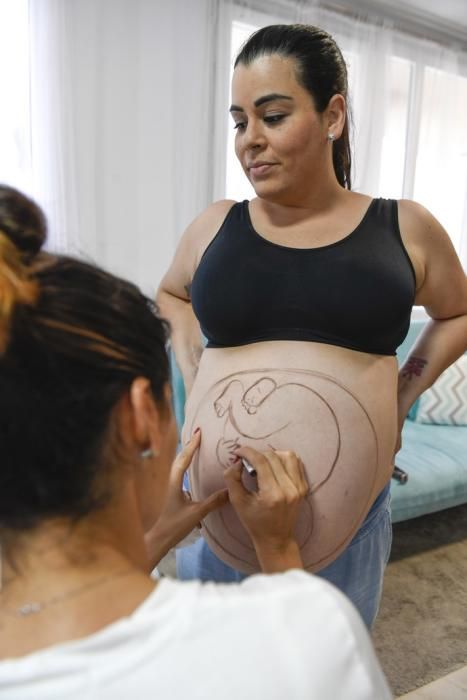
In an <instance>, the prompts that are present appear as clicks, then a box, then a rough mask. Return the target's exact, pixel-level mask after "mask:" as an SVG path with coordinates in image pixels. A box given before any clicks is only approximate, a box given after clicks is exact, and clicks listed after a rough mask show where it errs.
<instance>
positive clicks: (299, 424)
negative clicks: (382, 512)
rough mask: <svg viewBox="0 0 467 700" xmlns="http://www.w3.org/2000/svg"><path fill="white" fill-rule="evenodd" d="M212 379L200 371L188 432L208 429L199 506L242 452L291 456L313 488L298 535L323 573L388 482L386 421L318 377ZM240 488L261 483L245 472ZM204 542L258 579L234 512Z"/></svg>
mask: <svg viewBox="0 0 467 700" xmlns="http://www.w3.org/2000/svg"><path fill="white" fill-rule="evenodd" d="M208 352H210V351H208ZM206 354H207V353H205V355H206ZM221 364H223V363H221ZM236 364H238V363H236ZM256 364H257V363H256ZM288 364H290V363H288ZM242 365H243V363H240V366H242ZM203 374H204V380H203ZM216 374H219V373H218V372H214V375H216ZM221 374H223V373H222V372H221ZM208 377H209V378H210V379H211V380H212V378H213V373H212V372H210V371H209V372H203V371H201V377H200V381H198V382H197V385H195V387H194V391H193V394H192V395H191V396H190V401H189V404H188V406H187V423H186V426H185V427H186V430H188V431H190V432H192V431H193V430H194V429H195V428H196V427H198V426H199V427H201V429H202V443H201V447H200V450H199V453H198V454H197V455H196V457H195V458H194V460H193V463H192V464H191V467H190V487H191V491H192V494H193V497H194V498H196V499H203V498H205V497H207V496H208V495H209V494H211V493H212V492H213V491H215V490H217V489H220V488H223V487H224V486H225V482H224V478H223V472H224V470H225V469H226V468H228V467H229V466H230V465H231V464H232V461H233V460H234V458H235V456H234V450H235V449H236V448H237V447H239V446H240V445H248V446H251V447H254V448H255V449H257V450H266V449H274V450H289V449H292V450H294V451H295V452H296V453H297V454H298V455H299V456H300V458H301V459H302V461H303V463H304V465H305V469H306V473H307V478H308V483H309V485H310V491H309V494H308V496H307V498H306V499H305V500H304V502H303V504H302V506H301V509H300V513H299V517H298V520H297V523H296V528H295V535H296V537H297V541H298V543H299V546H300V549H301V553H302V557H303V562H304V565H305V567H306V568H307V569H309V570H318V569H320V568H322V567H324V566H326V565H327V564H328V563H330V562H332V561H333V560H334V559H335V558H336V557H337V556H338V555H339V554H340V552H342V550H343V549H344V548H345V546H346V545H347V544H348V542H349V541H350V539H351V538H352V536H353V535H354V534H355V532H356V531H357V529H358V527H359V526H360V524H361V523H362V521H363V519H364V517H365V515H366V514H367V513H368V510H369V508H370V507H371V504H372V502H373V501H374V499H375V497H376V495H377V493H378V491H379V490H380V489H381V488H382V486H383V485H384V482H385V481H387V479H388V478H389V476H388V467H389V465H388V460H387V456H386V457H385V456H384V455H382V454H381V452H382V448H383V452H385V451H387V450H385V449H384V442H385V441H384V439H383V440H381V438H384V436H382V435H380V433H381V428H380V423H381V421H380V419H379V415H377V416H376V420H375V416H374V413H375V412H374V411H371V410H369V408H368V406H366V405H365V402H364V401H363V400H362V398H361V396H359V395H358V394H357V393H356V392H355V391H354V390H353V388H352V387H351V386H348V385H346V384H345V383H343V382H341V381H338V380H337V379H336V378H334V377H333V376H332V375H330V374H327V373H325V372H322V371H317V370H315V369H313V370H310V369H301V368H298V367H287V368H280V367H279V368H277V367H276V368H275V369H263V368H259V367H257V368H256V369H239V370H238V371H234V372H232V373H229V374H227V375H225V374H224V375H223V376H222V377H220V378H219V379H218V380H217V381H214V382H212V381H209V379H208ZM351 383H352V382H351ZM371 403H372V402H371V401H370V404H371ZM378 413H379V412H378V411H376V414H378ZM383 432H384V431H383ZM381 442H382V443H383V444H380V443H381ZM382 458H383V460H384V459H385V461H386V464H385V468H382V464H383V463H384V462H383V461H382ZM243 483H244V485H245V487H246V488H247V489H249V490H255V489H256V479H255V478H254V477H252V476H250V475H249V474H248V473H247V472H246V471H244V472H243ZM203 534H204V536H205V538H206V540H207V542H208V544H209V546H210V547H211V548H212V550H213V551H214V552H215V553H216V554H217V555H218V556H219V557H220V558H221V559H222V560H223V561H225V562H226V563H227V564H229V565H230V566H233V567H234V568H236V569H238V570H240V571H243V572H245V573H253V572H255V571H258V570H259V565H258V561H257V558H256V554H255V550H254V547H253V544H252V542H251V540H250V537H249V535H248V533H247V531H246V530H245V528H244V527H243V526H242V524H241V522H240V520H239V519H238V517H237V515H236V513H235V511H234V509H233V508H232V506H231V505H230V504H227V505H226V506H225V507H223V508H222V509H221V510H219V511H216V512H215V513H212V514H210V515H209V516H208V517H207V518H206V519H205V521H204V523H203Z"/></svg>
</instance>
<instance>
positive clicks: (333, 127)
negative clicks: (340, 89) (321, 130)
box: [326, 94, 347, 139]
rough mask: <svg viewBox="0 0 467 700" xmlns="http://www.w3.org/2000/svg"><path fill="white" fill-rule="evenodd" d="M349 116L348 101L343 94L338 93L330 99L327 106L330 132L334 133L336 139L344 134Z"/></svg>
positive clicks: (327, 121)
mask: <svg viewBox="0 0 467 700" xmlns="http://www.w3.org/2000/svg"><path fill="white" fill-rule="evenodd" d="M346 116H347V103H346V101H345V98H344V96H343V95H340V94H336V95H333V96H332V97H331V99H330V100H329V103H328V106H327V107H326V123H327V128H328V133H331V134H334V139H338V138H340V137H341V136H342V131H343V129H344V125H345V120H346Z"/></svg>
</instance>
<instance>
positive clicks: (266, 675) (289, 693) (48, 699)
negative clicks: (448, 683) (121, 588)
mask: <svg viewBox="0 0 467 700" xmlns="http://www.w3.org/2000/svg"><path fill="white" fill-rule="evenodd" d="M0 698H1V699H2V700H6V699H7V698H8V700H19V699H20V698H21V700H55V699H58V698H60V700H71V699H72V698H73V699H74V698H80V700H97V699H99V700H123V699H125V700H149V698H151V699H154V700H263V699H264V700H305V699H306V700H388V699H389V698H392V695H391V693H390V691H389V688H388V686H387V683H386V680H385V678H384V676H383V673H382V671H381V668H380V666H379V663H378V661H377V659H376V656H375V653H374V651H373V647H372V645H371V642H370V639H369V636H368V634H367V631H366V629H365V627H364V625H363V623H362V622H361V620H360V617H359V615H358V613H357V612H356V610H355V609H354V608H353V607H352V605H351V604H350V603H349V602H348V600H347V599H346V598H345V597H344V596H343V595H342V594H341V593H340V592H339V591H338V590H337V589H336V588H334V587H333V586H332V585H331V584H329V583H327V582H326V581H323V580H322V579H319V578H316V577H314V576H312V575H310V574H307V573H305V572H303V571H297V570H295V571H288V572H287V573H283V574H275V575H272V576H264V575H257V576H251V577H250V578H248V579H246V580H245V581H244V582H242V583H241V584H215V583H204V584H201V583H199V582H197V581H193V582H180V581H174V580H171V579H162V580H161V581H160V582H159V584H158V586H157V588H156V589H155V591H154V592H153V593H151V595H150V596H149V597H148V598H147V599H146V600H145V601H144V602H143V603H142V604H141V605H140V606H139V607H138V608H137V610H135V612H134V613H133V614H132V615H130V616H129V617H126V618H122V619H120V620H118V621H117V622H115V623H113V624H111V625H109V626H107V627H105V628H104V629H102V630H100V631H99V632H97V633H96V634H92V635H91V636H89V637H86V638H85V639H81V640H77V641H73V642H67V643H65V644H59V645H56V646H53V647H49V648H47V649H44V650H42V651H38V652H35V653H33V654H30V655H28V656H24V657H22V658H20V659H12V660H7V661H3V662H0Z"/></svg>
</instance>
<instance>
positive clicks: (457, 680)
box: [399, 666, 467, 700]
mask: <svg viewBox="0 0 467 700" xmlns="http://www.w3.org/2000/svg"><path fill="white" fill-rule="evenodd" d="M399 700H467V666H464V668H460V669H459V670H458V671H454V673H450V674H449V675H448V676H445V677H444V678H439V679H438V680H437V681H433V683H429V684H428V685H424V686H423V688H418V690H413V691H412V692H411V693H407V694H406V695H401V697H400V698H399Z"/></svg>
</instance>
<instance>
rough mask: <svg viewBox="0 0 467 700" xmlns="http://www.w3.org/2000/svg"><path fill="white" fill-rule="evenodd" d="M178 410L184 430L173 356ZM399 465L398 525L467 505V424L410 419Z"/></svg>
mask: <svg viewBox="0 0 467 700" xmlns="http://www.w3.org/2000/svg"><path fill="white" fill-rule="evenodd" d="M423 325H424V322H422V321H414V322H412V324H411V327H410V330H409V333H408V335H407V338H406V339H405V341H404V343H403V344H402V345H401V346H400V348H399V349H398V351H397V355H398V360H399V362H401V361H402V360H403V359H404V358H405V356H406V355H407V353H408V351H409V350H410V348H411V347H412V345H413V343H414V342H415V339H416V337H417V335H418V334H419V333H420V331H421V329H422V327H423ZM172 389H173V397H174V410H175V416H176V419H177V424H178V426H179V428H180V427H181V426H182V424H183V420H184V412H183V409H184V405H185V390H184V386H183V380H182V378H181V375H180V372H179V370H178V368H177V365H176V363H175V360H174V358H173V356H172ZM396 464H397V465H398V466H399V467H400V468H401V469H403V470H404V471H405V472H407V474H408V477H409V478H408V481H407V482H406V483H405V484H401V483H399V482H397V481H395V480H394V479H392V480H391V496H392V514H393V522H400V521H402V520H409V519H410V518H416V517H418V516H419V515H425V514H427V513H433V512H435V511H438V510H443V509H444V508H450V507H451V506H456V505H460V504H461V503H466V502H467V426H465V427H464V426H462V427H460V426H445V425H425V424H419V423H415V422H414V421H412V420H410V419H407V420H406V421H405V425H404V429H403V433H402V449H401V450H400V452H399V453H398V454H397V457H396Z"/></svg>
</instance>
